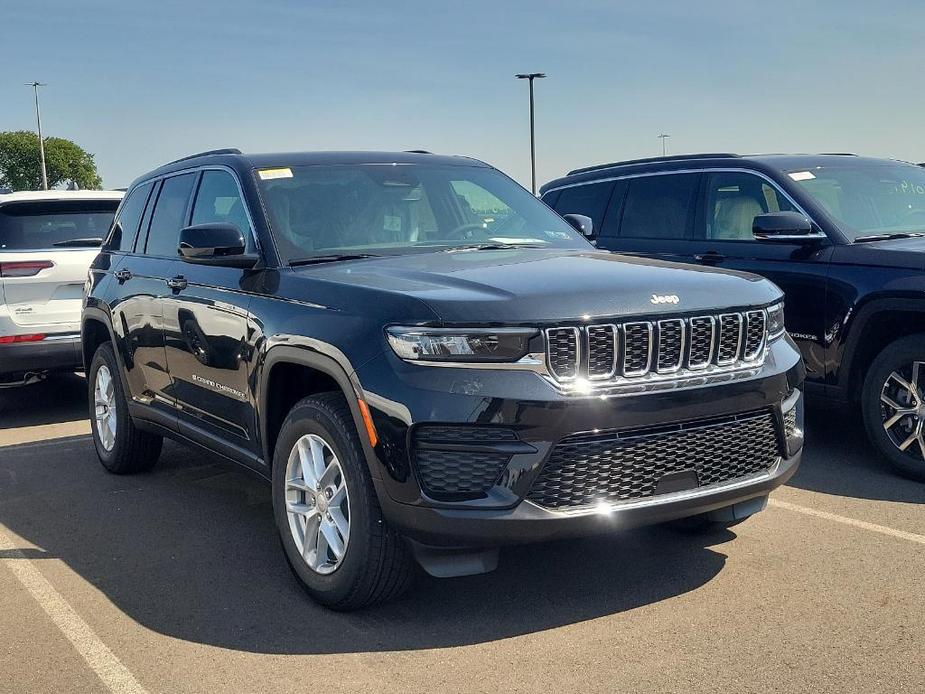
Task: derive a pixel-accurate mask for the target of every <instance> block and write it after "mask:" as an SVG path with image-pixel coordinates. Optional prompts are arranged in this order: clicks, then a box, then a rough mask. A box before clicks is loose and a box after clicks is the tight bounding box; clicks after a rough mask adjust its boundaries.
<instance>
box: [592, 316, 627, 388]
mask: <svg viewBox="0 0 925 694" xmlns="http://www.w3.org/2000/svg"><path fill="white" fill-rule="evenodd" d="M587 333H588V378H589V379H591V380H592V381H597V380H606V379H608V378H613V377H614V375H616V373H617V355H618V354H619V350H620V330H619V328H617V326H616V325H614V324H613V323H607V324H604V325H592V326H589V327H588V329H587Z"/></svg>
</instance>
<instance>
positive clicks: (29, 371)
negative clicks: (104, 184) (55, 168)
mask: <svg viewBox="0 0 925 694" xmlns="http://www.w3.org/2000/svg"><path fill="white" fill-rule="evenodd" d="M122 195H123V193H120V192H118V191H100V190H81V191H69V190H49V191H40V192H29V193H8V194H5V195H0V385H10V384H16V383H23V382H28V381H31V380H35V379H37V378H41V377H42V376H43V375H44V374H46V373H48V372H49V371H65V370H75V369H78V368H80V366H81V351H80V310H81V304H82V303H83V292H84V282H85V281H86V279H87V270H88V268H89V267H90V263H91V262H92V261H93V259H94V258H95V257H96V254H97V253H98V252H99V246H100V243H101V242H102V239H103V238H105V236H106V234H107V232H108V231H109V226H110V224H111V223H112V219H113V216H114V215H115V212H116V208H117V207H118V205H119V201H120V200H121V199H122Z"/></svg>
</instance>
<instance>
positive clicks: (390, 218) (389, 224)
mask: <svg viewBox="0 0 925 694" xmlns="http://www.w3.org/2000/svg"><path fill="white" fill-rule="evenodd" d="M382 226H383V228H384V229H385V230H386V231H401V217H398V216H396V215H391V214H387V215H385V222H384V223H383V225H382Z"/></svg>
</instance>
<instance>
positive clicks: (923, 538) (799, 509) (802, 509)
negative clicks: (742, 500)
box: [768, 499, 925, 545]
mask: <svg viewBox="0 0 925 694" xmlns="http://www.w3.org/2000/svg"><path fill="white" fill-rule="evenodd" d="M768 505H769V506H776V507H777V508H782V509H786V510H787V511H794V512H796V513H804V514H806V515H807V516H815V517H816V518H824V519H825V520H830V521H835V522H836V523H841V524H842V525H850V526H852V527H854V528H860V529H861V530H869V531H870V532H873V533H880V534H881V535H889V536H890V537H898V538H899V539H900V540H908V541H909V542H915V543H917V544H920V545H925V535H916V534H915V533H910V532H906V531H905V530H897V529H896V528H888V527H887V526H885V525H877V524H876V523H868V522H867V521H862V520H857V519H856V518H848V517H847V516H839V515H837V514H835V513H829V512H828V511H819V510H818V509H815V508H807V507H806V506H797V505H796V504H791V503H790V502H789V501H780V500H779V499H769V500H768Z"/></svg>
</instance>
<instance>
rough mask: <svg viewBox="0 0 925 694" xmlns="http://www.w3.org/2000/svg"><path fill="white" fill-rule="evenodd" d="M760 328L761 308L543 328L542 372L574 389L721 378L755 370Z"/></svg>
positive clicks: (763, 328) (638, 388) (763, 339)
mask: <svg viewBox="0 0 925 694" xmlns="http://www.w3.org/2000/svg"><path fill="white" fill-rule="evenodd" d="M767 330H768V320H767V311H766V310H765V309H748V310H745V311H729V312H725V313H719V314H715V315H697V316H691V317H679V316H669V317H667V318H661V319H658V320H654V321H627V322H624V323H610V322H607V323H604V322H602V323H591V324H589V325H584V326H582V327H581V328H578V327H572V326H566V327H559V328H548V329H546V330H545V331H544V334H545V336H546V340H547V351H546V367H547V368H546V370H547V372H548V373H547V374H545V375H546V377H547V378H548V379H549V380H550V381H551V382H552V383H553V384H554V385H556V386H557V387H559V388H560V389H561V390H563V391H566V392H575V393H576V394H580V393H589V392H600V391H612V392H614V393H615V394H621V393H626V394H633V393H640V392H646V391H648V390H656V389H665V388H677V387H698V386H703V385H710V384H712V383H721V382H727V381H728V380H729V379H730V378H739V377H743V378H744V377H749V376H751V375H753V374H755V373H757V372H758V369H759V368H760V367H761V366H762V364H763V363H764V359H765V355H766V354H767V349H768V345H769V340H768V335H767ZM537 356H539V355H537Z"/></svg>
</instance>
